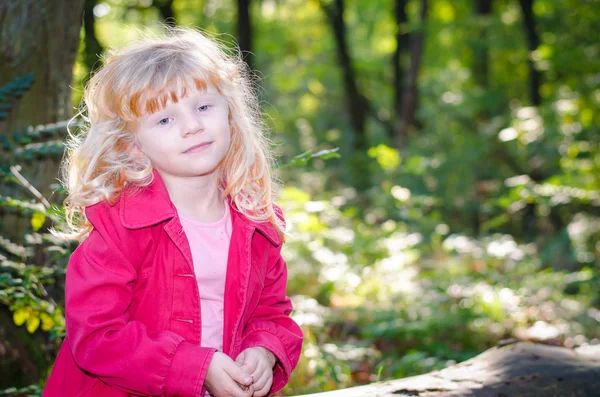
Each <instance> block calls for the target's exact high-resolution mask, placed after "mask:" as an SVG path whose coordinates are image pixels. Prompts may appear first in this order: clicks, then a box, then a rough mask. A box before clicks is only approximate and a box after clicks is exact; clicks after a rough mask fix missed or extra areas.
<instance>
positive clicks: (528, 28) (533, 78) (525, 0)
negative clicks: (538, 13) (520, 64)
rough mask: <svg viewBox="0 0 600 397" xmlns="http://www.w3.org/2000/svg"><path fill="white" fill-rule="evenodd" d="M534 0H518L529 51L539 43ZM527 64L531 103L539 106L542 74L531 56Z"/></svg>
mask: <svg viewBox="0 0 600 397" xmlns="http://www.w3.org/2000/svg"><path fill="white" fill-rule="evenodd" d="M534 1H535V0H519V5H520V6H521V13H522V15H523V19H522V20H523V28H524V29H525V34H526V36H527V49H528V50H529V53H530V54H531V52H533V51H535V50H536V49H537V48H538V46H539V45H540V37H539V36H538V34H537V31H536V28H535V26H536V24H535V15H534V14H533V2H534ZM527 62H528V64H529V96H530V100H531V104H532V105H534V106H540V105H541V104H542V97H541V95H540V85H541V84H542V76H541V74H540V72H539V71H538V70H537V69H536V68H535V64H534V63H533V59H531V56H530V57H529V59H528V61H527Z"/></svg>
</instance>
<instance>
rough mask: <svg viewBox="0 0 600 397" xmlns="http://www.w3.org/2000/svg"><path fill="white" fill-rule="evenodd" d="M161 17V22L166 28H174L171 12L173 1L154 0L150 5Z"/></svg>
mask: <svg viewBox="0 0 600 397" xmlns="http://www.w3.org/2000/svg"><path fill="white" fill-rule="evenodd" d="M152 4H153V5H154V6H155V7H156V8H158V11H159V12H160V16H161V17H162V20H163V22H164V23H165V24H166V25H168V26H175V25H176V23H175V12H174V11H173V0H154V2H153V3H152Z"/></svg>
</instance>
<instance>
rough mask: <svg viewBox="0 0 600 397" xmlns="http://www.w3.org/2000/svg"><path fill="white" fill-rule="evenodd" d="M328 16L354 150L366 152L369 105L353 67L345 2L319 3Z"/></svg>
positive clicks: (336, 0)
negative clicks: (346, 100) (346, 101)
mask: <svg viewBox="0 0 600 397" xmlns="http://www.w3.org/2000/svg"><path fill="white" fill-rule="evenodd" d="M319 3H320V4H321V7H322V8H323V11H325V14H326V15H327V17H328V19H329V22H330V24H331V29H332V31H333V36H334V38H335V43H336V50H337V58H338V61H339V64H340V67H341V68H342V73H343V84H344V89H345V91H346V95H347V96H348V112H349V116H350V123H351V125H352V129H353V130H354V132H355V134H356V135H355V140H354V149H355V150H356V151H360V152H364V151H366V150H367V147H368V142H367V137H366V131H365V123H366V120H367V115H368V110H369V103H368V101H367V99H366V98H365V97H364V95H363V94H362V93H361V92H360V91H359V89H358V85H357V83H356V73H355V71H354V67H353V65H352V58H351V56H350V50H349V48H348V42H347V40H346V24H345V23H344V0H335V1H333V4H332V5H326V4H324V3H323V2H322V1H320V2H319Z"/></svg>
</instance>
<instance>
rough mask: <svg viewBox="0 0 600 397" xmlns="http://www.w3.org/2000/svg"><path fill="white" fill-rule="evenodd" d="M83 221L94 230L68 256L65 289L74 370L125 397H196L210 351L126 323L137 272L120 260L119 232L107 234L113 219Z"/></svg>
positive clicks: (112, 228)
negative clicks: (129, 395) (106, 385)
mask: <svg viewBox="0 0 600 397" xmlns="http://www.w3.org/2000/svg"><path fill="white" fill-rule="evenodd" d="M108 218H110V217H108ZM88 219H90V221H92V224H93V226H94V229H93V231H92V232H91V233H90V235H89V236H88V237H87V239H86V240H85V241H84V242H83V243H82V244H81V245H80V246H79V247H78V248H77V249H76V250H75V252H74V253H73V255H72V256H71V259H70V261H69V265H68V268H67V279H66V286H65V300H66V311H65V317H66V328H67V340H68V341H69V347H70V349H71V352H72V355H73V357H74V360H75V363H76V364H77V366H78V367H79V368H80V369H82V370H83V371H85V372H87V373H88V374H91V375H93V376H95V377H97V378H99V379H100V380H101V381H103V382H105V383H106V384H109V385H110V386H112V387H115V388H118V389H121V390H123V391H125V392H127V393H131V394H135V395H167V396H170V395H178V396H190V397H192V396H193V397H198V396H200V395H201V392H202V391H203V384H204V377H205V375H206V372H207V370H208V365H209V364H210V360H211V359H212V356H213V354H214V349H210V348H203V347H200V346H197V345H193V344H191V343H188V342H186V341H185V340H184V339H183V337H181V336H180V335H178V334H176V333H173V332H170V331H150V330H148V329H147V327H146V326H145V325H144V324H143V323H141V322H139V321H134V320H132V319H131V318H130V316H129V314H128V308H129V306H130V304H131V302H132V297H133V287H134V281H135V280H136V277H137V272H136V268H135V266H134V264H132V263H130V261H129V260H128V259H127V257H126V255H124V254H123V252H125V251H124V246H123V244H126V243H124V242H123V238H122V237H123V232H122V230H115V229H116V228H117V226H115V222H114V219H113V221H112V222H111V221H110V219H106V218H105V217H98V218H95V217H94V216H88ZM118 226H120V225H118ZM119 232H121V233H120V234H119Z"/></svg>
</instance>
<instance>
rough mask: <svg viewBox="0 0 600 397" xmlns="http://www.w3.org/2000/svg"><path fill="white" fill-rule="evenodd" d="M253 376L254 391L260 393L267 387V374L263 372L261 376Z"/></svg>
mask: <svg viewBox="0 0 600 397" xmlns="http://www.w3.org/2000/svg"><path fill="white" fill-rule="evenodd" d="M253 376H254V389H255V390H256V391H257V392H258V391H262V390H263V389H264V388H265V386H266V385H267V382H268V381H269V373H267V372H264V373H262V374H258V375H253ZM267 391H268V390H265V392H267Z"/></svg>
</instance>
